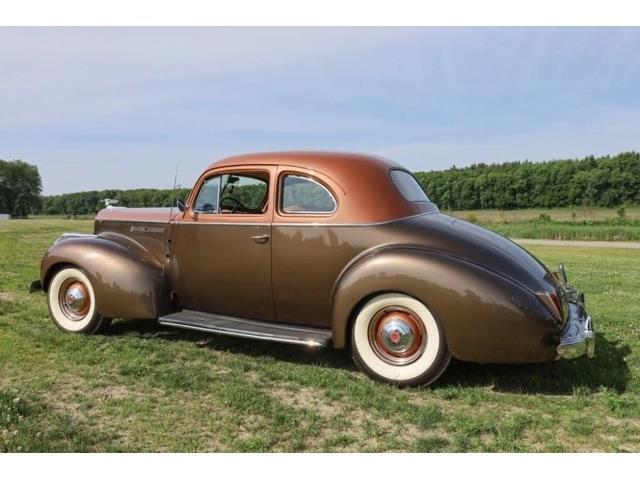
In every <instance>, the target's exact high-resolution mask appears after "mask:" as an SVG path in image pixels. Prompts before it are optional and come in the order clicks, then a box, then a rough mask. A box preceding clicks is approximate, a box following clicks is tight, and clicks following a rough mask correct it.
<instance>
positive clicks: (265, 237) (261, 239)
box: [251, 235, 269, 243]
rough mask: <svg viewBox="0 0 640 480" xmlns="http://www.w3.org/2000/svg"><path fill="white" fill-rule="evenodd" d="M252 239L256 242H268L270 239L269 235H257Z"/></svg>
mask: <svg viewBox="0 0 640 480" xmlns="http://www.w3.org/2000/svg"><path fill="white" fill-rule="evenodd" d="M251 239H252V240H253V241H254V242H256V243H267V242H268V241H269V235H255V236H253V237H251Z"/></svg>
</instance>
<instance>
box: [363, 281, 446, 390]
mask: <svg viewBox="0 0 640 480" xmlns="http://www.w3.org/2000/svg"><path fill="white" fill-rule="evenodd" d="M351 349H352V355H353V360H354V362H355V363H356V365H358V367H359V368H360V369H361V370H362V371H364V372H365V373H366V374H368V375H369V376H371V377H373V378H375V379H378V380H383V381H386V382H390V383H394V384H397V385H401V386H418V385H428V384H430V383H432V382H434V381H435V380H437V379H438V377H440V375H442V373H443V372H444V371H445V370H446V368H447V367H448V365H449V362H450V360H451V355H450V354H449V350H448V348H447V342H446V339H445V337H444V332H443V331H442V327H441V326H440V324H439V323H438V321H437V320H436V318H435V317H434V316H433V314H432V313H431V311H430V310H429V309H428V308H427V307H426V305H424V304H423V303H422V302H420V301H419V300H416V299H415V298H413V297H410V296H408V295H404V294H401V293H385V294H381V295H378V296H376V297H374V298H372V299H371V300H369V301H368V302H367V303H366V304H365V305H364V306H363V307H362V308H361V309H360V311H359V312H358V314H357V316H356V318H355V320H354V322H353V324H352V330H351Z"/></svg>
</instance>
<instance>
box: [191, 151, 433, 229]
mask: <svg viewBox="0 0 640 480" xmlns="http://www.w3.org/2000/svg"><path fill="white" fill-rule="evenodd" d="M252 165H272V166H273V165H275V166H281V167H294V168H298V169H305V170H308V171H309V172H310V174H311V175H314V174H316V173H317V174H321V175H324V176H326V177H327V178H329V179H331V180H332V181H333V182H335V183H336V184H337V185H338V186H339V187H340V189H341V190H342V191H341V192H337V191H336V192H334V193H335V194H336V195H337V197H338V202H339V203H340V204H341V206H340V207H339V208H338V211H337V212H336V214H335V215H333V216H332V217H331V218H330V219H329V218H328V219H326V222H327V223H369V222H372V223H376V222H386V221H390V220H394V219H399V218H403V217H406V216H410V215H415V214H419V213H422V212H424V211H426V210H427V209H428V208H427V207H425V205H424V204H419V203H415V202H408V201H407V200H406V199H405V198H404V197H403V196H402V195H401V194H400V192H399V190H398V189H397V188H396V187H395V185H394V184H393V182H392V181H391V178H390V175H389V172H390V170H393V169H400V170H405V171H406V169H405V168H404V167H403V166H401V165H400V164H398V163H396V162H393V161H391V160H388V159H386V158H384V157H380V156H377V155H367V154H362V153H349V152H329V151H286V152H262V153H249V154H244V155H237V156H233V157H228V158H224V159H222V160H219V161H217V162H214V163H212V164H211V165H210V166H209V167H208V168H207V170H206V171H205V173H204V174H203V175H207V174H208V173H207V172H209V171H210V170H212V169H220V168H229V167H231V168H233V167H245V166H252ZM297 219H302V216H296V217H295V218H291V219H290V220H291V221H298V220H297ZM282 220H283V221H284V219H282ZM316 221H317V219H316Z"/></svg>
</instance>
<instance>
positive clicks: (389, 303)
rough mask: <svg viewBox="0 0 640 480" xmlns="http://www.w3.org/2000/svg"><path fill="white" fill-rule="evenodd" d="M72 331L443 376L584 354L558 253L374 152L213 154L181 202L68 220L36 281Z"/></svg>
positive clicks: (585, 339)
mask: <svg viewBox="0 0 640 480" xmlns="http://www.w3.org/2000/svg"><path fill="white" fill-rule="evenodd" d="M32 287H33V289H34V290H35V289H39V288H42V289H43V290H44V291H45V292H47V296H48V304H49V310H50V312H51V316H52V317H53V320H54V322H55V323H56V325H57V326H58V327H60V328H61V329H62V330H64V331H67V332H82V333H87V334H90V333H96V332H98V331H100V330H102V329H103V328H105V327H106V326H107V325H108V324H109V322H110V319H111V318H115V317H118V318H136V319H143V318H147V319H153V320H155V319H157V320H158V322H159V323H160V324H162V325H166V326H170V327H178V328H186V329H192V330H199V331H203V332H212V333H218V334H226V335H234V336H238V337H246V338H254V339H264V340H271V341H274V342H285V343H294V344H302V345H309V346H325V345H329V344H331V345H332V346H333V347H334V348H347V347H350V348H351V350H352V354H353V358H354V361H355V363H356V364H357V365H358V366H359V367H360V368H361V369H362V370H363V371H365V372H366V373H367V374H369V375H371V376H372V377H374V378H378V379H382V380H385V381H388V382H392V383H396V384H399V385H423V384H428V383H431V382H433V381H434V380H436V379H437V378H438V377H439V376H440V375H441V374H442V373H443V372H444V370H445V369H446V368H447V366H448V364H449V361H450V359H451V358H452V357H454V358H457V359H460V360H465V361H472V362H481V363H485V362H493V363H496V362H497V363H517V362H542V361H550V360H555V359H558V358H562V357H564V358H574V357H577V356H580V355H582V354H584V353H586V354H587V355H589V356H592V355H593V352H594V331H593V325H592V320H591V317H589V316H588V315H587V313H586V311H585V304H584V297H583V295H582V294H581V293H580V292H578V291H576V290H575V289H573V288H572V287H570V286H569V285H568V284H567V281H566V275H565V273H564V268H563V267H562V266H561V268H560V270H559V271H558V272H555V273H552V272H550V271H549V270H548V269H547V268H546V267H545V266H544V265H543V264H542V263H541V262H540V261H538V260H537V259H536V258H535V257H534V256H532V255H531V254H529V253H528V252H527V251H525V250H524V249H522V248H521V247H519V246H518V245H516V244H515V243H513V242H511V241H510V240H508V239H506V238H504V237H502V236H500V235H497V234H495V233H492V232H490V231H488V230H485V229H483V228H480V227H478V226H476V225H473V224H471V223H467V222H465V221H462V220H457V219H455V218H452V217H449V216H447V215H444V214H442V213H440V211H439V210H438V208H437V206H436V205H435V204H434V203H433V202H431V201H430V199H429V197H428V196H427V193H425V191H424V190H423V189H422V188H421V187H420V185H419V183H418V182H417V181H416V179H415V178H414V177H413V176H412V175H411V173H409V172H408V171H407V170H406V169H405V168H403V167H402V166H400V165H398V164H396V163H393V162H391V161H388V160H386V159H383V158H378V157H373V156H367V155H358V154H347V153H319V152H277V153H265V154H251V155H243V156H237V157H232V158H227V159H225V160H222V161H219V162H217V163H214V164H213V165H211V166H210V167H209V168H207V169H206V170H205V171H204V173H203V174H202V175H201V176H200V178H199V179H198V180H197V182H196V183H195V186H194V187H193V189H192V190H191V193H190V195H189V197H188V199H187V200H186V202H182V201H180V200H179V201H178V202H177V208H175V209H169V208H166V209H157V208H120V207H108V208H106V209H104V210H102V211H101V212H100V213H99V214H98V215H97V217H96V219H95V233H94V234H93V235H86V234H84V235H82V234H65V235H63V236H62V237H61V238H59V239H58V240H56V242H55V243H54V245H53V246H52V247H51V248H49V250H48V251H47V252H46V254H45V256H44V259H43V261H42V268H41V274H40V280H38V281H37V282H35V283H34V285H32Z"/></svg>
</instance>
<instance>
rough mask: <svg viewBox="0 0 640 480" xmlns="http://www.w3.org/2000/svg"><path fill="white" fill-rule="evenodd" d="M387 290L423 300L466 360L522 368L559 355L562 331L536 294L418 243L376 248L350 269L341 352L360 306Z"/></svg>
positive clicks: (340, 320) (341, 284) (336, 337)
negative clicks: (557, 340)
mask: <svg viewBox="0 0 640 480" xmlns="http://www.w3.org/2000/svg"><path fill="white" fill-rule="evenodd" d="M383 292H401V293H404V294H407V295H411V296H413V297H415V298H417V299H418V300H420V301H421V302H423V303H424V304H425V305H426V306H427V307H428V308H429V309H430V310H431V312H432V313H433V314H434V316H435V317H436V319H437V320H438V321H439V323H440V324H441V325H442V328H443V330H444V333H445V337H446V339H447V344H448V346H449V350H450V352H451V354H452V355H453V356H454V357H455V358H458V359H460V360H467V361H474V362H508V363H520V362H537V361H548V360H552V359H554V358H555V357H556V352H555V347H554V341H555V338H556V336H557V335H559V333H560V331H559V330H560V329H559V327H558V325H557V324H556V323H555V321H554V319H553V317H552V315H551V314H550V313H549V312H548V311H547V310H546V309H545V308H544V307H543V306H542V304H541V303H540V302H539V301H538V300H537V299H536V298H535V296H534V295H533V294H532V293H531V292H529V291H528V290H526V289H525V288H523V287H522V286H520V285H519V284H516V283H514V282H512V281H510V280H509V279H507V278H505V277H503V276H501V275H498V274H496V273H494V272H492V271H490V270H488V269H485V268H482V267H480V266H478V265H475V264H472V263H469V262H467V261H465V260H463V259H460V258H457V257H454V256H450V255H446V254H445V253H443V252H439V251H435V250H428V249H423V248H419V247H410V246H407V247H387V248H383V249H378V250H375V251H373V252H370V253H368V254H367V255H365V256H364V257H362V258H360V259H358V260H357V261H356V262H354V263H353V264H352V265H350V266H349V267H348V268H347V269H346V270H345V271H344V272H343V274H342V275H341V277H340V279H339V281H338V282H337V283H336V286H335V289H334V296H333V299H334V301H333V317H332V322H333V323H332V334H333V343H334V346H335V347H336V348H342V347H345V346H346V344H347V340H348V328H349V322H350V320H351V319H352V318H353V316H354V315H355V314H356V313H357V311H358V309H359V307H360V306H361V305H362V304H363V303H364V302H365V301H366V300H367V299H369V298H371V297H372V296H373V295H376V294H379V293H383Z"/></svg>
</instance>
